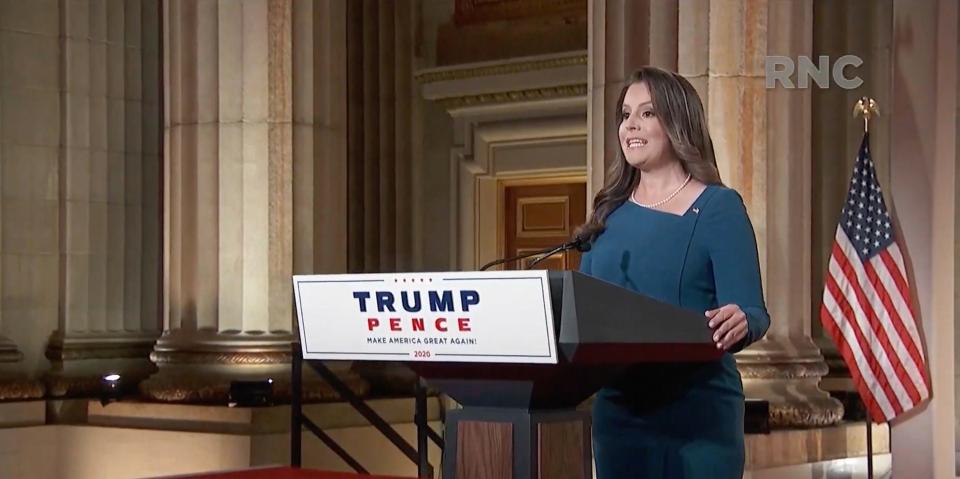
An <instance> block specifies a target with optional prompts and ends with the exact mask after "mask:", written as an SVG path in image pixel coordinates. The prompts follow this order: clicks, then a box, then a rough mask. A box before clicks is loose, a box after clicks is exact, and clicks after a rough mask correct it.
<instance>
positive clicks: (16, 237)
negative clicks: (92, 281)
mask: <svg viewBox="0 0 960 479" xmlns="http://www.w3.org/2000/svg"><path fill="white" fill-rule="evenodd" d="M59 21H60V12H59V11H58V9H57V2H56V1H55V0H44V1H38V2H0V180H2V181H0V239H2V241H0V269H2V275H0V291H2V295H0V298H2V299H0V301H2V307H0V400H16V399H29V398H38V397H41V396H43V394H44V388H43V384H42V383H41V382H39V381H36V380H34V379H32V378H34V377H36V376H38V375H39V373H40V371H41V368H42V366H41V363H42V362H43V357H42V353H43V351H42V347H38V345H39V344H41V343H42V342H43V339H44V336H45V335H46V334H47V333H48V332H49V331H50V329H52V327H53V323H54V321H55V318H56V313H57V298H56V287H57V277H58V272H57V250H58V245H57V237H58V230H57V188H56V178H57V151H58V146H59V140H60V137H59V132H60V129H59V128H60V125H59V121H58V119H59V115H60V108H59V102H58V88H59V78H58V76H57V68H56V66H57V59H58V45H57V39H58V36H59V27H58V25H59Z"/></svg>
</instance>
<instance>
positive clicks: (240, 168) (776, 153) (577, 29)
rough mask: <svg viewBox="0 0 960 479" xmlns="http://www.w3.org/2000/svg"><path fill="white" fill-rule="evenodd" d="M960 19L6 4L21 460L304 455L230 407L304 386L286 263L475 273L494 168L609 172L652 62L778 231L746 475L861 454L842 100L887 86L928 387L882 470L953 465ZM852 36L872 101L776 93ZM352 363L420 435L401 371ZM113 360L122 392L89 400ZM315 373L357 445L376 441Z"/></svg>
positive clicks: (330, 423)
mask: <svg viewBox="0 0 960 479" xmlns="http://www.w3.org/2000/svg"><path fill="white" fill-rule="evenodd" d="M958 24H960V16H958V7H957V4H956V2H955V1H953V0H877V1H854V0H842V1H817V0H747V1H740V0H606V1H604V0H557V1H556V2H541V1H537V0H497V1H488V2H483V1H479V0H397V1H388V0H381V1H378V0H355V1H354V0H220V1H215V0H0V271H2V275H0V373H2V376H0V399H3V400H4V402H3V403H0V418H2V419H3V420H2V421H0V424H2V425H3V427H2V428H0V477H31V478H33V477H43V478H46V477H69V478H87V477H91V478H92V477H98V478H103V477H146V476H159V475H163V474H174V473H185V472H191V471H197V470H209V469H226V468H236V467H245V466H250V465H262V464H270V463H278V462H283V461H285V460H286V450H285V449H284V448H285V447H287V446H285V445H284V443H283V441H285V439H284V438H285V432H286V429H285V428H286V427H287V426H286V423H285V422H284V421H285V419H284V414H285V412H286V409H284V408H283V407H282V406H278V407H277V408H273V409H270V408H268V410H239V409H231V408H226V407H224V406H223V405H224V404H225V403H226V396H225V394H226V387H227V385H228V384H229V382H230V381H231V380H235V379H238V378H263V377H271V378H282V379H279V380H278V381H279V383H280V384H281V385H283V383H284V382H285V381H286V379H285V378H287V377H289V366H288V364H289V361H290V354H289V351H290V342H291V341H292V340H293V339H294V338H295V336H294V334H295V333H293V331H294V330H295V328H294V327H293V325H294V317H293V312H292V308H291V294H290V276H291V275H292V274H298V273H340V272H389V271H443V270H460V269H472V268H475V267H476V266H477V265H479V264H482V263H483V262H485V260H486V259H489V257H490V256H491V255H494V254H495V251H496V249H495V248H494V247H493V246H492V243H491V241H495V239H496V237H495V236H491V235H492V234H493V232H494V231H495V230H491V229H490V228H489V227H488V226H489V225H491V224H493V225H495V224H496V223H495V219H492V218H491V217H490V216H489V214H490V213H489V212H490V211H495V208H496V207H497V203H496V195H495V192H496V185H497V184H498V182H501V181H505V180H510V179H516V178H528V177H535V178H544V177H554V176H570V175H573V176H579V177H584V178H586V179H587V181H588V190H590V191H595V190H596V188H597V187H598V185H600V183H601V182H602V172H603V170H604V165H605V164H607V162H608V161H610V159H611V158H612V156H611V154H610V153H611V151H613V149H614V148H615V147H616V142H615V132H614V126H613V122H612V115H611V112H612V109H613V108H614V103H615V100H616V97H617V94H618V93H619V90H620V88H621V87H622V86H623V79H624V78H626V77H627V76H628V75H629V73H630V72H631V71H632V69H634V68H636V67H638V66H640V65H644V64H653V65H657V66H661V67H664V68H668V69H671V70H675V71H678V72H679V73H681V74H682V75H684V76H686V77H687V78H689V79H690V80H691V82H693V84H694V85H695V86H696V88H697V89H698V91H699V93H700V94H701V95H702V97H703V100H704V102H705V105H706V106H707V110H708V115H709V122H710V129H711V133H712V135H713V139H714V143H715V146H716V148H717V153H718V158H719V162H720V170H721V174H722V177H723V179H724V181H725V182H726V183H727V184H728V185H730V186H733V187H735V188H737V189H738V190H739V191H740V192H741V193H742V194H743V196H744V198H745V200H746V202H747V205H748V209H749V212H750V215H751V219H752V221H753V224H754V227H755V229H756V231H757V236H758V240H759V245H760V252H761V263H762V269H763V279H764V290H765V294H766V297H767V302H768V306H769V309H770V312H771V315H772V317H773V324H772V326H771V329H770V332H769V333H768V336H767V338H766V339H765V340H764V341H762V342H760V343H758V344H756V345H755V346H754V347H752V348H750V349H749V350H747V351H744V352H743V353H741V354H739V355H738V362H739V365H740V369H741V373H742V375H743V377H744V384H745V388H746V391H747V393H748V395H749V396H752V397H757V398H763V399H767V400H769V401H770V404H771V420H772V422H773V424H774V426H775V427H776V430H775V431H774V433H772V434H771V435H759V436H753V435H751V436H750V437H748V468H749V469H750V474H752V476H751V477H804V478H806V477H833V476H829V474H831V472H830V471H835V470H841V469H843V468H845V467H855V468H860V467H862V462H863V461H862V459H863V454H864V446H865V444H864V441H865V439H864V432H865V431H864V427H863V424H862V423H859V422H856V421H850V417H849V416H850V413H851V410H850V408H849V407H848V408H847V410H846V413H847V417H846V419H845V418H844V413H845V410H844V408H843V406H842V405H841V402H840V401H838V400H837V399H836V398H841V399H843V398H848V397H849V395H845V394H844V392H845V391H849V390H850V384H849V373H847V372H846V371H845V370H844V367H843V365H842V361H840V360H839V358H838V356H837V354H836V351H835V348H834V347H833V346H832V345H831V344H830V342H829V340H827V339H826V338H825V336H824V334H823V332H822V331H821V328H820V326H819V320H818V310H819V298H820V295H821V291H822V277H823V272H824V270H825V265H826V261H827V257H828V251H829V249H828V248H829V245H830V242H831V240H832V237H833V233H834V229H835V227H836V220H837V217H838V216H839V209H840V204H841V202H842V198H843V196H844V195H845V188H846V184H847V181H848V178H849V175H850V170H851V168H852V164H853V161H854V158H855V154H856V147H857V145H858V144H859V142H860V138H861V135H862V123H860V122H859V121H858V120H857V119H855V118H853V117H852V115H851V111H852V107H853V103H854V101H855V100H856V99H857V98H859V97H860V96H862V95H869V96H871V97H872V98H874V99H876V100H877V102H878V103H879V105H880V108H881V115H880V117H879V118H877V119H876V120H874V121H873V123H872V125H871V132H872V133H871V141H872V146H873V151H874V161H875V162H876V163H877V166H878V171H879V175H880V181H881V183H882V186H883V187H884V190H885V195H886V198H887V201H888V204H892V205H893V207H894V208H895V210H896V211H897V212H898V213H899V216H900V223H901V226H902V229H903V231H904V234H905V244H906V249H907V250H908V252H909V257H910V261H911V270H912V277H913V280H914V282H915V284H916V289H917V295H916V305H917V306H918V310H919V311H920V317H921V319H922V322H923V330H924V336H925V340H926V353H927V355H928V358H929V362H930V370H931V373H932V374H931V377H932V380H933V391H934V396H933V399H932V400H931V402H930V403H928V404H926V405H925V406H923V407H922V408H920V410H919V411H917V412H915V413H912V414H910V415H909V416H908V417H907V418H905V419H903V420H900V421H898V422H896V423H895V424H893V425H892V426H887V425H878V426H876V427H875V428H874V433H875V434H874V435H875V440H876V446H877V451H878V453H879V454H880V455H879V456H878V458H877V461H878V467H879V468H881V469H880V470H881V471H883V472H884V473H893V474H894V476H895V477H954V476H955V475H956V472H955V471H956V462H957V461H956V452H955V451H957V450H958V448H957V446H956V431H957V424H958V421H957V414H956V409H957V403H956V401H955V398H956V397H957V395H956V393H955V387H956V384H957V382H958V381H957V374H958V373H957V370H956V368H955V365H956V363H957V358H956V356H955V343H956V338H957V337H958V334H960V332H958V331H960V328H957V327H956V324H957V321H956V314H955V304H956V298H957V294H956V287H955V279H954V278H955V277H956V272H957V267H956V265H957V252H956V228H957V221H956V202H957V195H956V162H957V154H958V147H957V143H956V137H957V121H956V116H957V106H958V103H957V91H958V78H957V58H958V54H960V52H958V36H957V28H958ZM845 54H853V55H857V56H859V57H861V58H862V59H863V65H862V66H861V67H859V68H857V69H856V70H855V71H854V72H850V71H848V74H850V73H855V74H856V75H858V76H859V77H861V78H862V79H863V80H864V82H863V85H862V86H861V87H859V88H856V89H853V90H845V89H842V88H839V87H837V86H836V85H833V86H830V87H827V88H819V87H817V86H816V85H813V86H811V87H810V88H805V89H799V88H798V89H785V88H774V89H768V88H766V87H765V75H764V61H765V58H766V57H767V56H769V55H785V56H788V57H792V58H797V57H799V56H810V57H816V56H818V55H828V56H830V57H831V58H833V57H839V56H841V55H845ZM332 366H334V368H335V369H336V370H337V372H338V374H339V375H340V376H341V377H342V378H344V379H345V380H347V382H348V383H349V384H350V385H351V386H352V387H354V388H355V389H356V390H357V391H359V392H361V393H363V394H367V395H369V396H370V397H371V398H375V399H374V403H375V404H376V407H377V409H378V410H379V411H381V412H383V413H384V414H386V415H388V416H389V417H390V418H391V421H392V422H394V423H396V424H398V425H399V427H401V429H403V430H404V431H405V432H404V434H406V435H407V436H408V437H410V434H412V426H411V424H410V422H411V420H412V414H411V415H409V416H408V415H407V413H406V412H405V411H408V410H410V411H412V409H411V408H412V401H411V400H410V398H409V394H408V393H409V391H408V389H406V388H409V381H410V378H409V376H408V375H406V374H405V373H404V371H403V370H401V369H398V368H396V367H394V366H390V365H353V366H351V365H349V364H332ZM107 372H118V373H120V374H122V375H123V377H124V378H125V380H127V381H128V385H129V387H130V393H131V395H130V396H129V400H128V401H124V402H122V403H115V404H111V405H108V406H106V407H102V406H100V405H99V403H98V402H91V401H90V399H91V398H95V397H96V394H97V387H98V379H99V378H100V377H101V376H102V375H103V374H105V373H107ZM282 391H283V388H282V387H281V392H280V393H279V395H278V397H279V398H280V399H281V400H287V399H288V398H289V393H288V392H286V393H285V394H286V397H285V398H284V397H283V394H284V393H283V392H282ZM308 392H309V394H311V395H312V396H311V397H312V398H314V399H327V400H330V401H327V402H325V403H323V404H318V405H315V406H311V407H313V408H315V409H312V411H314V413H315V414H317V415H318V417H320V418H321V419H319V421H320V422H321V423H322V424H325V425H327V427H330V428H331V429H332V430H334V431H335V434H336V435H339V437H342V438H343V440H344V441H345V442H346V443H347V444H350V445H353V447H354V448H355V449H360V450H363V449H364V448H363V446H364V445H369V444H373V442H372V441H378V440H380V439H377V436H376V434H375V433H374V432H372V431H371V430H370V428H369V427H366V426H365V423H364V422H363V421H362V420H360V419H359V418H356V417H354V418H352V419H344V417H346V416H345V415H347V414H348V413H346V412H344V411H345V409H343V403H341V402H338V401H335V400H332V394H331V392H330V390H329V388H328V387H326V386H325V385H324V384H323V383H322V382H320V381H319V380H317V379H316V378H314V377H312V376H311V377H308ZM387 393H389V394H390V395H391V396H397V395H399V397H400V399H385V398H384V397H383V396H385V395H386V394H387ZM848 406H850V404H848ZM433 407H434V409H436V410H435V411H433V412H432V415H431V419H432V420H433V421H435V423H434V424H435V425H437V424H439V423H438V421H440V420H441V414H440V412H439V408H440V405H439V404H437V405H434V406H433ZM198 408H199V409H198ZM204 408H207V409H204ZM381 444H382V443H381ZM384 447H385V448H388V446H386V445H384ZM309 448H310V449H309V450H310V451H312V452H311V456H310V457H312V458H313V459H311V461H314V462H310V464H311V465H315V466H317V467H329V468H333V469H344V468H345V465H344V464H343V463H342V462H339V461H338V460H337V459H335V458H333V457H332V456H331V455H330V453H329V451H326V450H325V449H324V448H323V447H322V446H321V445H320V444H317V443H312V444H311V445H309ZM348 449H350V448H349V447H348ZM433 452H434V454H433V456H432V457H433V458H434V462H435V463H436V459H437V457H438V456H437V454H436V451H433ZM104 454H107V455H110V454H112V455H113V456H112V457H115V458H116V457H123V458H126V459H124V460H116V461H113V462H110V465H106V464H107V463H106V462H104V461H103V460H102V457H104V456H103V455H104ZM360 454H363V453H360ZM365 460H366V461H369V463H370V464H373V466H371V468H372V469H373V470H375V471H379V472H393V473H407V474H412V471H413V470H414V469H413V468H412V465H411V464H408V463H406V462H404V460H403V459H402V457H400V456H390V455H389V454H385V455H380V456H378V455H372V456H371V455H368V456H365ZM844 461H847V462H844ZM850 461H852V462H850ZM308 462H309V461H308ZM838 468H839V469H838ZM858 470H859V469H858ZM858 477H859V476H858Z"/></svg>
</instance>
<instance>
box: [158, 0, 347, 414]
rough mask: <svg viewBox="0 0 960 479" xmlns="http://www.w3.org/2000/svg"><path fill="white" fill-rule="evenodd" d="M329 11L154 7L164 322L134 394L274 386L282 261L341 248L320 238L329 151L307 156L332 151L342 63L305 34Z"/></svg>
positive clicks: (278, 391)
mask: <svg viewBox="0 0 960 479" xmlns="http://www.w3.org/2000/svg"><path fill="white" fill-rule="evenodd" d="M341 10H342V9H341ZM341 13H342V12H341ZM341 13H338V12H337V6H336V5H335V4H333V3H332V2H324V1H291V0H245V1H237V2H216V1H212V0H207V1H185V0H172V1H169V2H164V3H163V26H164V34H163V38H164V62H163V63H164V72H163V84H164V89H163V91H164V112H165V114H164V122H165V125H164V155H165V164H164V187H165V191H164V200H165V204H164V211H165V216H164V225H165V228H164V230H165V231H164V232H165V234H164V254H165V262H164V274H163V278H164V280H163V290H164V294H163V296H164V300H163V322H164V331H163V335H162V336H161V338H160V339H159V340H158V341H157V344H156V346H155V348H154V352H153V354H152V355H151V358H152V359H153V360H154V361H155V362H156V363H157V365H158V366H159V368H160V371H159V372H158V373H157V374H156V375H154V376H152V377H151V378H150V379H149V380H148V381H146V382H144V383H143V384H142V385H141V388H140V389H141V392H142V393H143V394H144V395H146V396H147V397H150V398H152V399H156V400H162V401H178V402H220V403H222V402H225V401H226V399H227V392H228V387H229V383H230V381H232V380H235V379H266V378H272V379H274V387H275V395H276V396H277V397H280V398H283V397H284V396H285V395H287V394H289V392H288V391H289V390H288V389H287V388H288V386H289V385H288V381H287V378H288V377H289V362H290V344H291V341H292V340H293V339H294V335H293V334H292V326H293V320H294V315H293V310H292V299H291V298H292V296H291V290H290V287H291V279H290V278H291V275H292V274H293V273H294V270H295V264H296V270H297V271H298V272H309V271H311V270H313V271H317V270H336V269H338V268H340V267H341V266H342V265H341V264H339V263H338V261H341V260H338V259H337V257H336V251H326V250H325V249H326V248H327V247H328V246H332V247H334V248H336V247H337V245H338V244H340V245H342V242H340V241H339V240H336V238H334V241H333V243H331V244H330V245H328V244H326V243H324V242H323V238H325V237H328V236H331V235H335V234H336V233H335V231H336V230H331V231H323V228H324V227H331V228H336V227H338V226H339V225H340V223H342V222H343V218H344V217H343V212H341V211H340V210H341V208H345V206H342V204H338V201H339V200H338V199H337V198H339V197H338V196H337V194H338V193H337V192H338V191H342V188H343V180H342V176H343V173H342V171H341V170H342V167H340V166H339V165H337V164H335V162H338V161H342V160H340V159H339V158H337V157H329V156H328V157H320V154H319V153H320V152H325V153H335V152H336V151H337V150H338V148H342V144H341V143H337V142H335V141H333V142H330V143H324V139H330V138H331V137H334V136H336V135H337V134H338V133H339V132H340V131H341V130H340V129H339V128H341V127H339V126H337V125H338V122H340V121H342V118H336V117H337V111H340V110H338V109H337V108H338V107H337V106H336V102H337V101H339V100H340V99H342V96H341V97H339V98H338V97H336V95H340V94H341V93H342V92H341V90H337V88H341V89H342V88H343V86H342V85H343V84H342V83H338V82H337V81H336V78H337V73H334V72H336V71H337V70H338V69H340V70H342V69H343V66H342V65H340V64H339V59H338V57H337V55H340V54H339V53H337V49H336V48H335V47H334V46H331V45H326V44H325V41H326V38H325V35H327V32H326V31H324V30H316V28H322V25H326V24H328V23H337V22H342V19H343V17H342V14H341ZM314 22H316V23H314ZM340 28H341V31H342V27H340ZM332 40H335V39H332ZM321 45H323V46H321ZM334 45H335V43H334ZM331 73H332V74H333V76H332V77H328V76H327V75H328V74H331ZM339 74H340V75H342V73H339ZM328 81H330V82H332V83H333V84H334V85H337V86H336V87H333V86H330V87H327V86H324V84H325V82H328ZM295 98H296V99H297V100H298V102H297V103H298V104H297V106H296V107H295V106H294V100H295ZM299 100H304V101H309V100H313V103H312V105H311V104H309V103H300V102H299ZM339 124H340V125H342V123H339ZM295 169H296V170H297V171H296V173H297V174H296V175H295V174H294V170H295ZM338 172H339V173H338ZM301 173H302V174H303V177H300V175H301ZM324 173H332V174H333V175H334V177H332V178H324V176H323V175H324ZM295 176H296V177H297V178H298V179H297V180H296V181H295V180H294V178H295ZM331 185H332V186H331ZM327 186H331V188H330V189H327V188H326V187H327ZM321 198H322V199H330V200H332V202H333V203H332V204H329V206H330V207H331V209H332V210H333V211H334V212H333V213H330V215H329V216H325V215H326V214H327V213H328V212H327V211H322V210H320V209H319V206H320V205H317V204H315V202H316V201H318V199H321ZM295 203H297V206H301V207H302V209H301V208H295ZM295 211H296V213H295ZM295 215H296V216H295ZM295 218H297V219H305V220H306V222H305V223H304V224H299V225H297V226H296V227H295V226H294V219H295ZM341 251H342V250H341ZM342 374H343V375H344V376H345V379H347V380H348V382H349V383H350V384H352V385H353V386H354V388H355V389H356V390H358V391H360V392H363V389H364V387H365V386H364V383H363V382H362V381H360V380H358V379H357V378H356V377H354V376H351V375H349V374H348V373H346V372H342ZM310 394H311V395H312V396H326V395H329V394H331V391H330V390H329V389H327V388H323V387H320V386H317V387H315V388H312V389H311V392H310Z"/></svg>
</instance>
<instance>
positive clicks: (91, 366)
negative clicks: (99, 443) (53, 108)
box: [46, 0, 160, 396]
mask: <svg viewBox="0 0 960 479" xmlns="http://www.w3.org/2000/svg"><path fill="white" fill-rule="evenodd" d="M60 5H61V9H62V13H63V15H62V17H61V18H62V21H61V25H60V28H61V31H62V35H61V36H60V52H61V57H60V58H61V61H60V72H61V78H62V88H61V92H60V105H61V106H62V108H63V110H62V114H61V115H60V124H61V125H62V126H61V129H60V131H61V145H62V147H61V149H60V152H59V170H60V175H59V176H58V179H59V182H58V188H59V191H60V194H59V210H58V211H59V221H60V225H61V228H62V232H63V234H62V235H60V243H61V245H60V264H59V266H60V270H61V272H62V274H61V283H60V288H59V290H58V292H59V303H60V305H61V307H60V309H59V315H58V327H57V329H56V330H55V331H54V332H53V333H52V335H51V336H50V340H49V343H48V346H47V351H46V356H47V358H48V359H50V361H51V365H52V369H51V371H50V373H49V374H47V383H48V389H49V392H50V394H52V395H54V396H63V395H85V394H91V393H95V392H96V391H97V388H98V387H99V378H100V377H101V376H102V375H103V374H104V373H107V372H116V373H121V374H122V375H123V376H125V377H127V378H128V381H127V383H126V384H127V385H135V383H136V381H139V380H141V379H143V378H145V377H146V376H148V375H149V374H150V373H151V372H152V371H153V370H154V368H153V365H152V364H151V363H150V361H149V357H148V356H149V354H150V351H151V350H152V346H153V343H154V341H155V340H156V338H157V336H158V335H159V332H160V329H159V326H160V324H159V315H158V298H159V291H158V284H159V272H160V269H159V267H160V255H159V253H160V249H159V247H160V209H159V187H160V163H159V152H160V110H159V98H160V95H159V93H160V88H159V84H160V77H159V65H160V63H159V54H160V53H159V52H160V49H159V38H160V37H159V25H160V24H159V19H158V13H159V3H158V2H157V0H145V1H143V2H61V4H60Z"/></svg>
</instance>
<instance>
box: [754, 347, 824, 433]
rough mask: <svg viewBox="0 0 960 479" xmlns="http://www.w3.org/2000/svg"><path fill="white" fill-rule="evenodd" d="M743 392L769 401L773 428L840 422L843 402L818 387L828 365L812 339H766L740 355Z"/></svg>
mask: <svg viewBox="0 0 960 479" xmlns="http://www.w3.org/2000/svg"><path fill="white" fill-rule="evenodd" d="M737 368H738V369H739V370H740V375H741V377H742V378H743V389H744V394H745V395H746V396H747V397H749V398H757V399H764V400H766V401H768V402H769V403H770V427H772V428H797V427H824V426H831V425H835V424H839V423H840V421H841V420H842V419H843V404H842V403H840V401H838V400H836V399H835V398H833V397H831V396H830V394H828V393H827V392H826V391H823V390H822V389H820V387H819V383H820V379H821V378H822V377H823V376H824V375H826V374H827V364H826V363H825V362H824V360H823V357H822V356H820V351H819V349H817V348H816V346H814V344H813V342H812V341H811V340H810V339H809V338H806V340H797V341H784V340H778V339H774V340H764V341H761V342H759V343H757V344H755V345H754V347H751V348H749V349H747V350H746V351H743V352H741V353H739V354H737Z"/></svg>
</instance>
